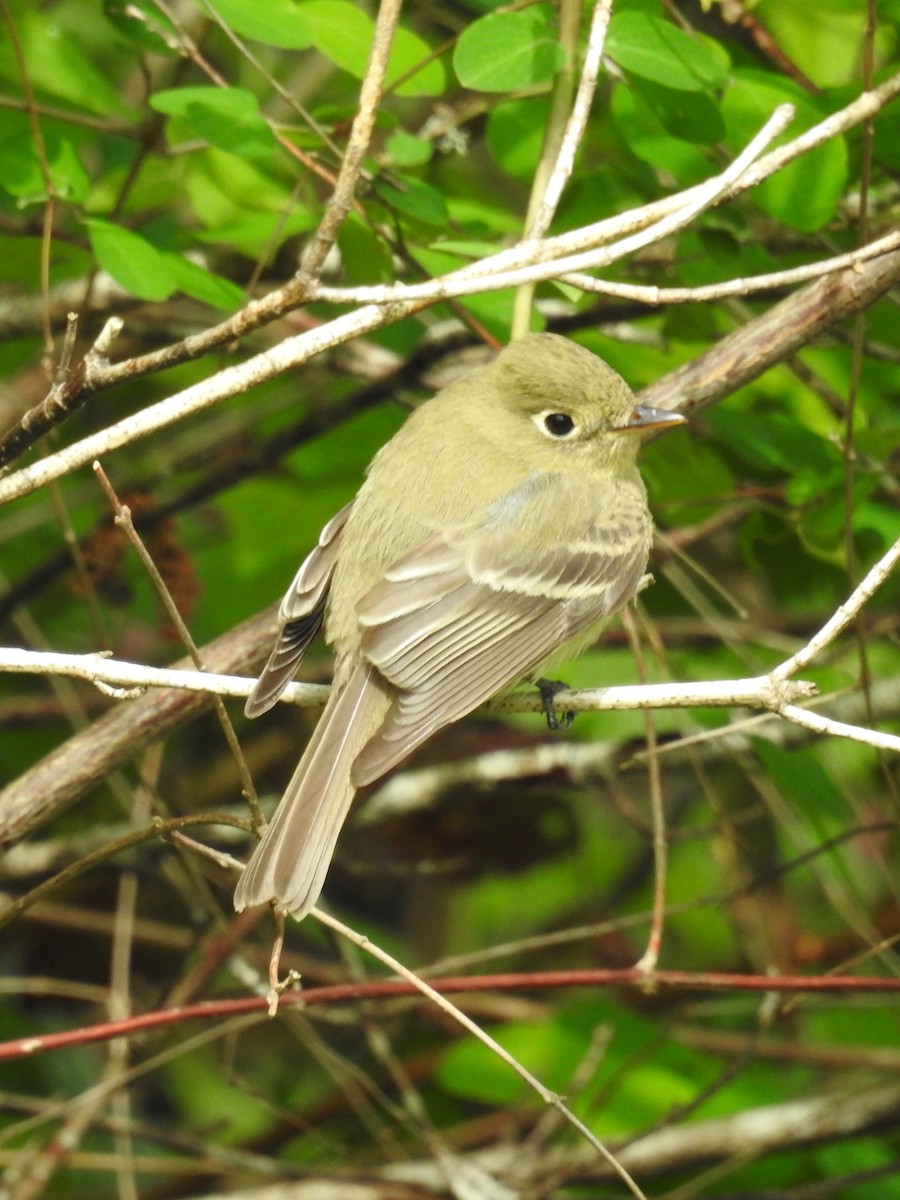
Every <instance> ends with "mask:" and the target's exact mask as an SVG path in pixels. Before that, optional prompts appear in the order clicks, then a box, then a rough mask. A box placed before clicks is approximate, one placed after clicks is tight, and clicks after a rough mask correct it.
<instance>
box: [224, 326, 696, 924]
mask: <svg viewBox="0 0 900 1200" xmlns="http://www.w3.org/2000/svg"><path fill="white" fill-rule="evenodd" d="M684 419H685V418H684V417H683V416H681V414H679V413H677V412H674V411H670V410H664V409H657V408H649V407H645V406H642V405H639V404H637V403H636V401H635V398H634V395H633V393H632V391H631V389H630V388H629V386H628V385H627V383H626V382H625V380H624V379H623V378H622V377H621V376H620V375H619V374H618V373H617V372H616V371H614V370H613V369H612V367H610V366H609V365H608V364H607V363H606V362H604V361H603V360H602V359H601V358H599V357H598V356H596V355H595V354H593V353H592V352H591V351H590V350H588V349H586V348H585V347H583V346H581V345H580V344H578V343H577V342H574V341H571V340H569V339H567V338H564V337H561V336H559V335H557V334H552V333H530V334H526V335H525V336H524V337H522V338H520V339H518V340H516V341H513V342H512V343H510V344H509V345H508V346H507V347H505V348H504V349H503V350H501V352H500V353H499V354H498V355H497V356H496V357H495V358H494V359H493V360H492V361H491V362H489V363H488V364H487V365H485V366H481V367H479V368H476V369H475V370H474V371H472V372H471V373H469V374H467V375H466V376H464V377H463V378H461V379H459V380H456V381H454V382H453V383H451V384H449V385H448V386H447V387H445V388H443V389H442V390H441V391H439V392H438V393H437V394H436V395H435V396H433V397H432V398H431V399H429V400H427V401H425V402H424V403H423V404H421V405H420V406H418V407H417V408H416V409H415V410H414V411H413V412H412V413H411V414H410V415H409V416H408V417H407V419H406V421H405V422H404V424H403V425H402V426H401V427H400V429H399V430H398V431H397V433H396V434H394V436H393V437H392V438H391V439H390V440H389V441H388V442H387V443H386V444H385V445H384V446H383V447H382V448H381V449H380V450H379V451H378V452H377V453H376V455H375V457H374V459H373V460H372V462H371V464H370V466H369V468H368V470H367V472H366V478H365V480H364V482H363V484H362V486H361V488H360V489H359V491H358V493H357V495H356V497H355V499H353V500H352V501H351V502H350V503H349V504H347V505H346V506H345V507H344V508H342V509H341V510H340V511H339V512H338V513H337V514H336V515H335V516H334V517H333V518H332V519H331V520H330V521H329V522H328V523H327V524H326V525H325V527H324V528H323V529H322V532H321V534H320V536H319V539H318V543H317V545H316V546H315V547H314V548H313V550H312V552H311V553H310V554H309V556H308V557H307V558H306V560H305V561H304V562H303V564H302V565H301V567H300V569H299V570H298V572H297V574H296V576H295V577H294V579H293V582H292V583H291V585H290V587H289V588H288V591H287V593H286V595H285V597H284V599H283V601H282V602H281V606H280V609H279V621H280V626H281V628H280V632H279V634H278V637H277V640H276V642H275V644H274V647H273V649H272V652H271V654H270V656H269V659H268V661H267V663H266V664H265V667H264V668H263V670H262V672H261V674H260V676H259V679H258V681H257V682H256V685H255V687H254V689H253V691H252V692H251V694H250V697H249V699H248V700H247V704H246V708H245V711H246V714H247V716H248V717H256V716H258V715H260V714H261V713H264V712H265V711H267V710H268V709H270V708H271V707H272V706H273V705H274V704H275V703H276V701H277V700H278V698H279V697H280V696H281V694H282V693H283V691H284V689H285V688H286V687H287V686H288V684H289V683H290V681H291V680H292V679H293V677H294V674H295V672H296V670H297V667H298V666H299V664H300V661H301V659H302V658H303V655H304V654H305V652H306V650H307V648H308V647H309V645H310V643H311V642H312V641H313V639H314V638H315V636H316V634H317V633H318V632H319V630H320V628H321V627H322V626H323V625H324V634H325V640H326V642H327V643H328V644H329V645H330V646H331V648H332V649H333V652H334V659H335V669H334V680H333V684H332V689H331V693H330V698H329V700H328V702H327V704H326V706H325V708H324V711H323V713H322V715H321V717H320V719H319V722H318V724H317V726H316V728H315V730H314V731H313V733H312V735H311V737H310V740H309V742H308V744H307V746H306V749H305V750H304V752H303V754H302V756H301V758H300V761H299V764H298V766H297V768H296V770H295V772H294V774H293V777H292V778H291V780H290V782H289V783H288V786H287V789H286V790H285V793H284V795H283V797H282V799H281V802H280V804H279V805H278V808H277V810H276V812H275V814H274V816H273V818H272V820H271V821H270V822H269V824H268V827H267V828H266V830H265V833H264V834H263V837H262V839H261V841H260V842H259V843H258V844H257V846H256V848H255V850H254V851H253V854H252V856H251V857H250V860H249V862H248V864H247V866H246V868H245V870H244V872H243V874H242V875H241V877H240V880H239V882H238V884H237V888H236V890H235V896H234V904H235V907H236V909H237V910H238V911H241V910H243V909H244V908H247V907H249V906H253V905H257V904H263V903H267V902H269V903H272V904H273V905H274V907H275V908H276V909H277V910H278V911H281V912H283V913H287V914H290V915H291V916H293V917H295V918H296V919H298V920H299V919H302V918H303V917H304V916H306V915H307V914H308V913H309V912H310V910H311V909H312V908H313V907H314V906H315V904H316V902H317V900H318V899H319V896H320V894H321V891H322V888H323V886H324V883H325V877H326V873H327V871H328V867H329V864H330V862H331V859H332V856H333V854H334V850H335V845H336V842H337V839H338V835H339V833H340V830H341V827H342V825H343V824H344V821H345V819H346V817H347V813H348V811H349V808H350V805H351V802H352V800H353V797H354V795H355V793H356V792H357V790H358V789H360V788H362V787H364V786H366V785H368V784H371V783H374V782H375V781H376V780H378V779H380V778H381V777H382V776H383V775H385V774H386V773H387V772H388V771H390V770H391V769H393V768H395V767H397V766H398V765H399V764H400V763H402V762H403V761H404V760H405V759H406V758H407V756H408V755H409V754H411V753H412V751H413V750H414V749H415V748H416V747H417V746H419V745H421V744H422V743H423V742H424V741H425V740H426V739H428V738H429V737H431V736H432V735H433V734H434V733H436V732H437V731H438V730H440V729H443V728H444V727H445V726H447V725H450V724H452V723H453V722H455V721H458V720H460V719H461V718H462V717H464V716H465V715H466V714H467V713H470V712H471V711H472V710H473V709H475V708H477V707H478V706H479V705H481V704H482V703H484V702H485V701H487V700H488V699H490V698H491V697H493V696H495V695H497V694H502V693H504V692H507V691H509V690H510V689H511V688H513V687H514V686H516V685H518V684H520V683H522V682H528V681H536V680H543V679H544V677H545V676H546V675H547V673H548V672H551V673H552V672H553V671H554V670H556V669H557V667H558V666H560V665H562V664H563V663H565V662H568V661H570V660H572V659H574V658H576V657H577V656H578V655H579V654H580V653H581V652H582V651H583V650H584V649H586V648H587V647H588V646H590V645H591V644H592V643H593V642H595V641H596V639H597V637H598V634H599V632H600V630H601V628H602V627H603V625H604V624H605V623H606V622H607V621H608V620H609V618H610V617H611V616H612V615H613V614H614V613H616V612H617V611H618V610H619V609H621V608H622V607H623V606H624V605H625V604H627V602H628V601H629V600H630V599H631V598H632V597H633V596H634V595H635V594H636V592H637V591H638V589H639V587H640V585H641V580H642V578H643V576H644V574H645V570H646V567H647V561H648V556H649V552H650V546H651V541H652V536H653V523H652V518H651V515H650V510H649V507H648V503H647V493H646V489H645V487H644V483H643V480H642V479H641V476H640V474H639V472H638V469H637V464H636V459H637V452H638V449H639V444H640V442H641V436H640V435H641V434H642V433H644V432H646V431H647V430H649V429H655V428H663V427H671V426H674V425H677V424H680V423H681V422H683V421H684Z"/></svg>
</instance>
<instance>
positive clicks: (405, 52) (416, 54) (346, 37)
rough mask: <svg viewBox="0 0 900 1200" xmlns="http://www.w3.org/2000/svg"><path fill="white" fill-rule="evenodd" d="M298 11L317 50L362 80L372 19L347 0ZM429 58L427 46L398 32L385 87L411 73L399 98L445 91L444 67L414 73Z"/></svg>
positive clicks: (316, 1) (310, 0)
mask: <svg viewBox="0 0 900 1200" xmlns="http://www.w3.org/2000/svg"><path fill="white" fill-rule="evenodd" d="M299 11H300V13H301V15H302V17H303V19H304V21H306V22H307V24H308V26H309V30H310V35H311V39H312V42H313V44H314V45H315V47H316V49H317V50H318V51H319V52H320V53H321V54H324V55H325V57H326V58H330V59H331V61H332V62H333V63H335V64H336V65H337V66H339V67H341V68H343V70H345V71H347V72H348V73H349V74H350V75H352V76H353V77H354V78H355V79H362V78H363V76H364V75H365V73H366V67H367V66H368V62H369V54H370V52H371V49H372V41H373V38H374V36H375V25H374V23H373V21H372V18H371V17H369V16H368V14H367V13H365V12H363V11H362V9H360V8H357V7H356V5H355V4H350V3H349V0H307V2H306V3H305V4H301V5H300V6H299ZM430 54H431V50H430V48H429V46H428V44H427V43H426V42H423V41H422V39H421V38H418V37H416V36H415V34H413V33H410V32H409V30H408V29H402V28H400V29H398V30H397V32H396V33H395V34H394V42H393V45H392V47H391V56H390V59H389V60H388V67H387V73H386V76H385V86H386V87H387V88H390V87H392V85H393V84H394V82H395V81H396V80H397V79H400V78H401V77H402V76H406V75H407V74H408V73H410V72H414V73H413V74H410V77H409V78H408V79H405V80H404V82H403V83H402V84H400V85H399V86H398V87H397V88H396V89H395V90H396V93H397V95H398V96H439V95H440V94H441V93H442V92H443V90H444V68H443V65H442V64H441V63H440V62H439V61H438V60H434V61H432V62H429V63H428V64H427V65H425V66H423V67H422V68H421V70H416V68H417V67H418V65H419V64H420V63H422V62H423V60H424V59H426V58H428V57H429V55H430Z"/></svg>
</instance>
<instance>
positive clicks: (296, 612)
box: [244, 501, 353, 717]
mask: <svg viewBox="0 0 900 1200" xmlns="http://www.w3.org/2000/svg"><path fill="white" fill-rule="evenodd" d="M352 507H353V503H352V501H351V503H350V504H345V505H344V507H343V508H342V509H341V510H340V512H338V513H335V515H334V516H333V517H332V518H331V520H330V521H329V522H328V524H327V525H326V526H325V527H324V528H323V530H322V532H321V533H320V534H319V541H318V543H317V545H316V547H315V549H313V551H312V552H311V553H310V554H309V555H308V556H307V557H306V558H305V559H304V561H303V562H302V563H301V565H300V569H299V571H298V572H297V574H296V575H295V576H294V578H293V581H292V582H291V586H290V587H289V588H288V590H287V592H286V593H285V596H284V599H283V600H282V601H281V606H280V608H279V609H278V619H279V620H280V621H281V632H280V633H279V635H278V639H277V641H276V642H275V645H274V646H273V647H272V653H271V654H270V655H269V659H268V661H267V663H266V665H265V666H264V667H263V669H262V671H261V673H260V676H259V679H258V680H257V681H256V687H255V688H254V689H253V691H252V692H251V693H250V696H249V698H248V700H247V703H246V705H245V706H244V712H245V713H246V714H247V716H248V717H258V716H259V715H260V713H264V712H267V711H268V710H269V709H270V708H271V707H272V705H273V704H274V703H275V701H276V700H277V699H278V697H279V696H280V695H281V694H282V692H283V691H284V689H285V688H286V687H287V685H288V684H289V683H290V682H291V680H292V679H293V678H294V674H295V672H296V670H297V667H298V666H299V665H300V660H301V659H302V658H303V655H304V654H305V653H306V651H307V650H308V649H309V646H310V643H311V642H312V640H313V638H314V637H315V636H316V634H317V633H318V632H319V627H320V626H321V624H322V618H323V616H324V614H325V602H326V600H327V599H328V589H329V587H330V585H331V576H332V574H333V573H334V566H335V563H336V562H337V556H338V551H339V550H340V545H341V534H342V533H343V530H344V526H345V525H346V524H347V518H348V517H349V516H350V510H351V508H352Z"/></svg>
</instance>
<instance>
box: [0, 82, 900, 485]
mask: <svg viewBox="0 0 900 1200" xmlns="http://www.w3.org/2000/svg"><path fill="white" fill-rule="evenodd" d="M898 93H900V74H898V75H895V76H893V77H892V78H891V79H888V80H886V81H885V83H883V84H881V85H880V87H878V88H876V89H874V90H873V91H871V92H866V93H865V94H864V95H862V96H860V97H859V98H858V99H857V100H855V101H854V102H853V103H852V104H849V105H848V106H847V107H846V108H845V109H842V110H841V112H839V113H835V114H833V115H832V116H831V117H829V118H827V119H826V120H825V121H822V122H820V124H819V125H817V126H815V127H814V128H813V129H810V130H807V132H806V133H804V134H802V135H801V136H800V137H798V138H796V139H794V140H793V141H792V142H789V143H787V145H785V146H782V147H780V148H779V149H778V150H776V151H773V152H772V153H770V154H767V155H766V156H765V157H764V158H763V159H761V160H760V161H759V162H757V163H756V165H755V166H750V167H747V166H746V163H744V165H743V167H742V168H741V170H737V171H736V170H735V167H736V165H737V164H733V165H732V168H730V169H729V171H728V172H726V173H725V175H723V176H719V181H721V180H722V179H725V178H726V177H727V178H728V180H729V181H730V182H729V183H728V186H727V188H726V191H725V192H724V193H721V192H720V193H717V194H716V195H715V196H714V197H712V198H711V192H710V188H711V184H710V183H709V182H707V183H704V184H701V185H698V186H696V187H693V188H689V189H687V190H686V191H684V192H681V193H679V194H677V195H675V196H669V197H666V199H665V200H661V201H657V202H655V203H654V204H651V205H646V206H644V207H643V208H640V209H635V210H633V211H631V212H628V213H624V214H622V215H621V216H617V217H612V218H607V219H605V220H603V221H598V222H595V223H594V224H592V225H587V226H584V227H582V228H580V229H577V230H574V231H572V232H571V233H566V234H561V235H558V236H556V237H552V238H546V239H544V240H542V241H538V242H525V243H521V244H519V245H517V246H514V247H511V248H510V249H508V250H503V251H501V252H500V253H499V254H495V255H492V256H491V257H489V258H486V259H484V260H482V261H481V262H478V263H474V264H470V265H468V266H466V267H463V268H462V269H461V270H459V271H455V272H452V273H451V274H449V275H447V276H445V277H444V278H443V279H438V280H436V281H435V282H434V283H433V284H429V285H426V286H425V290H424V292H423V296H424V298H419V299H416V296H417V295H418V292H416V291H415V290H414V289H412V288H408V287H407V288H405V289H402V288H401V289H380V290H379V289H375V290H374V291H375V293H376V294H378V295H379V297H380V303H379V304H378V305H374V304H369V305H366V306H365V307H363V308H360V309H358V310H357V311H355V312H352V313H348V314H344V315H342V316H340V317H337V318H336V319H335V320H333V321H330V322H328V323H327V324H325V325H322V326H320V327H319V328H317V329H313V330H308V331H305V332H304V333H301V334H298V335H297V336H295V337H292V338H288V339H286V340H285V341H283V342H282V343H280V344H279V345H278V346H275V347H273V348H272V349H270V350H267V351H265V352H264V353H262V354H258V355H256V356H255V357H253V358H251V359H249V360H248V361H247V362H245V363H241V364H239V365H237V366H233V367H228V368H226V369H225V370H223V371H220V372H218V373H217V374H216V375H215V376H214V377H213V378H212V379H209V380H206V381H204V382H203V383H199V384H195V385H194V386H192V387H189V388H186V389H185V390H184V391H182V392H178V393H176V394H175V395H174V396H170V397H167V398H166V399H165V400H160V401H159V402H158V403H156V404H153V405H151V406H150V407H148V408H146V409H144V410H142V411H141V412H139V413H135V414H134V415H133V416H131V417H127V418H125V420H123V421H119V422H118V423H117V424H115V425H112V426H110V427H109V428H108V429H105V430H101V431H99V432H98V433H95V434H92V435H91V436H90V437H87V438H85V439H84V440H82V441H81V442H76V443H75V444H74V445H72V446H68V447H66V448H65V449H63V450H60V451H58V452H57V453H55V454H51V455H48V456H47V457H46V458H44V459H42V460H41V461H40V462H37V463H34V464H32V465H30V466H27V467H24V468H22V469H20V470H18V471H16V472H14V473H13V474H10V475H8V476H7V477H6V478H5V479H0V504H2V503H4V502H5V501H8V500H13V499H16V498H17V497H19V496H24V495H26V494H27V493H29V492H31V491H33V490H34V489H35V488H37V487H40V486H42V485H43V484H46V483H49V482H51V481H52V480H54V479H59V478H60V477H61V476H63V475H65V474H67V473H68V472H70V471H73V470H76V469H77V468H79V467H82V466H84V465H85V464H87V463H89V462H92V461H93V460H94V459H95V458H97V457H102V456H103V455H104V454H106V453H108V452H109V451H111V450H115V449H118V448H120V447H121V446H124V445H127V444H128V443H130V442H132V441H135V440H137V439H138V438H141V437H144V436H146V435H147V434H149V433H153V432H155V431H157V430H160V429H164V428H166V427H167V426H169V425H171V424H173V423H174V422H176V421H179V420H181V419H182V418H184V417H187V416H190V415H192V414H194V413H198V412H202V411H203V410H204V409H206V408H209V407H210V406H212V405H213V404H217V403H218V402H219V401H220V400H224V399H226V398H228V397H230V396H233V395H236V394H238V393H240V392H243V391H247V390H248V389H249V388H251V387H254V386H256V385H257V384H259V383H262V382H265V381H266V380H268V379H271V378H273V377H274V376H276V375H278V374H280V373H282V372H284V371H287V370H290V369H292V368H294V367H297V366H299V365H301V364H302V363H304V362H307V361H308V360H309V359H310V358H313V357H314V356H315V355H317V354H320V353H322V352H323V351H324V350H328V349H331V348H332V347H334V346H337V345H341V344H342V343H344V342H346V341H349V340H350V339H351V338H354V337H359V336H361V335H362V334H365V333H369V332H371V331H372V330H373V329H377V328H379V327H381V326H384V325H386V324H390V323H391V322H392V321H394V320H396V319H399V318H400V317H403V316H408V315H409V314H410V313H411V312H414V311H416V309H417V308H418V307H420V306H422V305H424V304H426V303H430V302H432V301H433V300H434V299H435V298H436V297H438V296H440V295H441V294H443V293H442V292H441V288H442V287H443V288H445V289H446V288H455V287H456V286H457V283H458V281H459V280H461V279H465V280H467V281H469V285H468V287H467V292H468V293H469V294H471V293H475V292H482V291H491V290H495V289H496V288H498V287H505V286H507V284H508V282H509V279H510V278H511V276H510V272H511V271H512V270H517V269H520V268H525V267H530V266H534V265H536V264H543V263H547V262H548V260H550V259H553V260H555V263H556V265H555V267H553V268H548V272H547V273H545V274H542V275H540V276H538V277H539V278H546V277H548V276H555V275H557V274H558V273H559V272H560V270H578V269H581V268H582V267H584V266H585V265H597V263H596V262H593V263H591V262H589V263H588V264H586V263H585V261H584V259H582V258H579V257H578V251H581V250H585V249H587V248H589V247H597V246H598V245H599V244H601V243H605V242H609V241H610V240H611V239H613V238H615V237H622V239H623V240H622V242H621V243H620V245H619V247H618V252H619V253H620V254H625V253H628V252H630V250H631V249H634V248H636V247H637V245H638V244H640V245H643V244H645V243H644V242H643V241H641V242H640V243H637V242H632V241H631V240H630V239H629V238H628V237H627V236H623V235H628V234H629V232H633V231H644V230H646V228H647V226H648V225H652V224H653V223H654V222H655V223H656V224H655V236H656V237H660V236H664V234H665V232H666V230H667V229H668V230H669V231H671V229H672V228H679V227H680V225H681V223H682V222H681V221H680V220H679V219H678V218H679V214H680V215H681V216H682V217H683V216H684V214H685V213H692V214H695V213H696V212H697V211H699V209H700V208H702V207H705V206H706V204H707V203H714V202H715V199H720V198H722V196H723V195H727V196H733V195H737V194H738V193H740V192H742V191H744V190H746V189H747V188H748V187H750V186H754V185H755V184H757V183H759V182H760V181H761V180H763V179H765V178H767V177H768V176H769V175H771V174H772V173H773V172H774V171H776V170H779V169H780V168H781V167H782V166H784V165H785V164H786V163H788V162H790V161H792V159H794V158H796V157H797V156H798V155H799V154H802V153H805V152H806V151H808V150H810V149H813V148H814V147H815V146H818V145H820V144H821V143H822V142H824V141H827V140H828V138H831V137H834V136H837V135H838V134H839V133H842V132H843V131H844V130H845V129H848V128H850V127H851V126H853V125H855V124H858V123H859V122H860V121H862V120H866V119H867V118H868V117H870V116H872V115H873V114H874V113H876V112H878V110H879V109H880V108H882V107H883V106H884V105H885V104H887V103H888V102H889V101H890V100H891V99H893V97H894V96H895V95H897V94H898ZM750 150H751V147H748V149H747V151H745V153H744V155H742V156H741V160H743V159H745V158H746V156H747V155H748V154H749V153H750ZM753 152H754V153H758V149H756V148H755V147H754V150H753ZM751 157H752V155H751ZM741 160H738V161H741ZM738 176H740V178H738ZM713 183H714V184H715V183H716V181H713ZM713 191H715V188H713ZM694 205H697V208H694ZM670 217H671V218H672V219H673V220H674V224H673V225H672V226H668V225H665V224H664V223H663V222H665V221H666V220H667V219H668V218H670ZM608 261H612V260H611V259H605V260H602V262H608ZM602 262H601V265H602ZM562 264H564V266H563V265H562ZM514 278H518V277H514ZM536 278H537V277H536ZM519 281H520V282H523V281H524V282H527V281H528V279H527V277H525V278H524V279H519ZM368 291H369V292H372V291H373V289H368ZM357 292H359V289H356V290H355V291H354V289H328V290H327V294H328V295H329V296H333V297H334V298H335V299H336V300H341V301H347V300H351V299H354V298H355V296H356V294H357ZM325 294H326V291H325V289H322V291H321V292H318V293H317V295H318V296H320V297H324V295H325ZM446 294H447V295H450V294H453V295H456V294H463V293H462V292H457V291H452V292H450V291H447V292H446ZM401 297H402V298H401ZM389 304H390V305H395V307H385V306H386V305H389Z"/></svg>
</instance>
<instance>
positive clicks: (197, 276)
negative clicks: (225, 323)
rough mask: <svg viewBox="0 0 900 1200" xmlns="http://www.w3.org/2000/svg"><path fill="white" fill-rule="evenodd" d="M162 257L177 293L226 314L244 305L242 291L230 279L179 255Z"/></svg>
mask: <svg viewBox="0 0 900 1200" xmlns="http://www.w3.org/2000/svg"><path fill="white" fill-rule="evenodd" d="M163 257H164V258H165V260H166V262H167V263H168V265H169V267H170V268H171V270H172V274H173V277H174V279H175V284H176V287H177V289H178V291H180V292H184V293H185V294H186V295H188V296H193V297H194V299H195V300H200V301H201V302H202V303H203V304H209V305H211V306H212V307H213V308H221V309H224V310H225V311H226V312H233V311H234V310H235V309H236V308H240V307H241V305H242V304H243V303H244V300H245V297H244V293H243V290H242V289H241V288H239V287H238V286H237V284H236V283H232V282H231V280H230V279H225V278H224V277H223V276H222V275H215V274H214V273H213V272H212V271H208V270H207V269H206V267H201V266H200V265H199V264H198V263H195V262H191V260H190V259H189V258H184V257H182V255H180V254H174V253H164V254H163Z"/></svg>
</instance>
